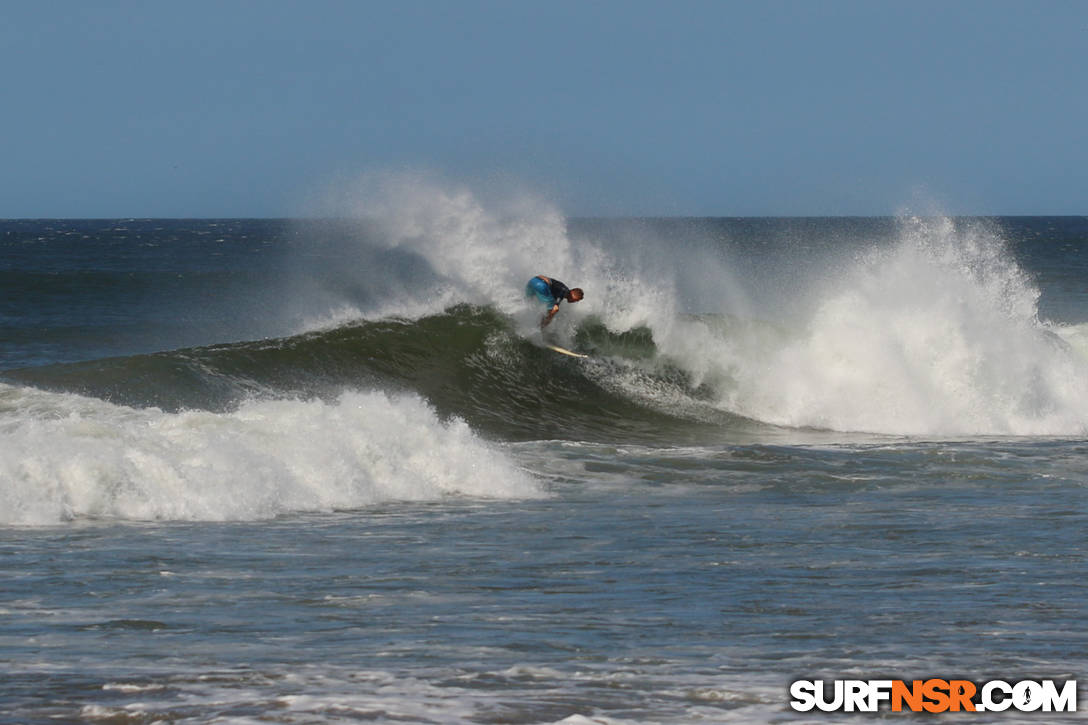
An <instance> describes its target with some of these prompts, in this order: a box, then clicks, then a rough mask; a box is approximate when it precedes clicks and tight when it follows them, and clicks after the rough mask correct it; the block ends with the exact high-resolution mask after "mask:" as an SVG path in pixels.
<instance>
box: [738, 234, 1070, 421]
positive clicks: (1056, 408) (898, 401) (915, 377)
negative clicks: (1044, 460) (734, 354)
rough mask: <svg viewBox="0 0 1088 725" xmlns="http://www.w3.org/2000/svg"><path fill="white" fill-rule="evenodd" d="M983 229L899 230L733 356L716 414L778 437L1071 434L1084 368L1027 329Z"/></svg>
mask: <svg viewBox="0 0 1088 725" xmlns="http://www.w3.org/2000/svg"><path fill="white" fill-rule="evenodd" d="M1038 295H1039V293H1038V290H1037V289H1036V288H1035V286H1034V285H1033V284H1032V283H1031V281H1030V280H1029V279H1028V278H1027V276H1026V275H1025V274H1024V272H1023V271H1022V270H1021V269H1020V268H1019V267H1018V266H1017V265H1016V264H1015V263H1014V261H1013V260H1012V259H1011V257H1010V256H1009V255H1008V254H1007V253H1006V250H1005V249H1004V245H1003V244H1002V242H1001V240H1000V238H999V237H998V236H997V235H996V233H995V232H994V231H993V230H990V229H986V228H983V227H976V226H966V227H964V226H959V225H957V224H955V223H954V222H953V221H952V220H949V219H942V218H936V219H906V220H903V224H902V230H901V234H900V238H899V240H898V241H897V242H896V243H895V244H894V245H891V246H890V247H880V248H874V249H873V250H871V251H870V252H869V253H868V254H864V255H861V256H860V257H859V258H857V259H854V260H852V261H851V262H850V263H848V264H846V265H844V266H843V268H842V269H841V271H840V272H839V273H838V274H836V275H834V276H832V277H831V278H829V279H828V280H827V281H826V284H825V285H824V286H823V289H822V291H820V292H819V293H818V294H817V296H816V297H815V299H814V300H813V302H812V315H811V318H810V319H809V320H808V321H807V322H806V323H805V325H804V326H803V327H802V328H801V329H800V331H799V332H798V333H797V334H796V335H793V336H791V337H788V338H787V339H785V340H780V341H778V342H777V343H776V344H775V345H774V346H772V347H771V348H770V349H766V348H765V349H753V350H749V351H747V352H745V353H744V354H743V355H742V356H741V360H742V362H741V364H740V365H738V366H737V368H736V370H735V371H734V372H735V375H736V378H737V384H736V386H735V388H734V389H733V390H732V391H730V393H729V394H728V395H727V396H726V397H725V399H724V400H723V404H724V405H726V406H728V407H730V408H732V409H733V410H736V411H737V412H740V413H742V414H744V415H748V416H751V417H754V418H757V419H760V420H764V421H768V422H772V423H777V424H781V425H787V426H813V427H820V428H830V429H833V430H843V431H866V432H875V433H890V434H913V435H993V434H997V435H1081V434H1083V433H1084V432H1085V431H1086V430H1088V359H1086V358H1085V357H1084V356H1083V355H1082V354H1081V353H1078V352H1077V351H1076V350H1075V349H1074V348H1073V347H1071V346H1070V345H1067V344H1064V343H1063V342H1062V339H1061V337H1060V336H1059V335H1058V334H1056V331H1055V329H1054V328H1053V327H1052V326H1051V325H1048V324H1046V323H1044V322H1041V321H1040V320H1039V319H1038V316H1037V312H1036V309H1037V308H1036V302H1037V299H1038Z"/></svg>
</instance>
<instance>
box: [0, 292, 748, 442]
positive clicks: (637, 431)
mask: <svg viewBox="0 0 1088 725" xmlns="http://www.w3.org/2000/svg"><path fill="white" fill-rule="evenodd" d="M514 325H515V323H514V321H513V320H511V319H510V318H508V317H506V316H503V315H501V314H499V313H498V312H496V311H495V310H492V309H488V308H477V307H470V306H467V305H462V306H457V307H454V308H451V309H450V310H449V311H447V312H445V313H443V314H439V315H433V316H428V317H423V318H420V319H416V320H407V319H384V320H377V321H359V322H355V323H352V324H347V325H342V326H340V327H336V328H333V329H329V330H319V331H314V332H311V333H304V334H301V335H296V336H292V337H287V338H281V339H273V340H263V341H259V342H243V343H231V344H226V345H216V346H211V347H204V348H192V349H184V350H177V351H173V352H164V353H155V354H151V355H135V356H129V357H119V358H107V359H102V360H94V361H89V362H83V363H68V364H60V365H51V366H43V367H37V368H27V369H23V370H17V371H13V372H11V373H10V374H9V378H11V379H13V380H14V381H18V382H21V383H24V384H30V385H34V386H36V387H40V388H45V389H50V390H55V391H71V392H77V393H79V394H80V395H83V396H90V397H93V398H101V399H107V400H110V401H111V402H113V403H114V404H117V405H124V406H130V407H136V408H140V407H154V408H158V409H161V410H164V411H167V412H171V413H179V412H182V411H185V410H206V411H211V412H216V413H229V412H230V411H232V410H234V409H235V408H236V407H237V406H238V405H239V404H241V403H243V402H245V401H249V400H254V399H258V400H269V399H282V398H291V399H303V400H306V399H313V398H319V399H322V400H329V401H332V400H336V399H337V398H338V396H340V395H341V393H342V392H343V391H344V390H345V389H352V390H354V389H383V390H391V391H397V392H400V393H406V394H412V395H422V396H424V397H425V398H426V399H427V400H428V401H429V402H430V403H431V404H432V405H433V406H434V407H435V409H436V410H437V411H438V413H439V414H441V415H442V416H445V417H451V416H452V417H457V418H460V419H463V420H466V421H467V422H468V423H470V424H471V425H472V427H473V428H476V429H478V430H481V431H484V432H486V433H488V434H490V435H491V436H493V437H496V438H501V439H504V440H535V439H564V440H591V441H623V442H651V443H668V442H675V441H677V440H678V439H682V440H693V439H701V440H712V439H714V438H719V439H720V437H721V434H722V428H723V427H727V426H729V425H730V424H732V425H733V426H741V427H743V425H744V421H741V420H740V419H738V418H737V417H736V416H732V415H729V414H728V413H726V412H723V411H719V410H717V409H716V408H715V407H714V406H713V405H711V404H709V403H708V401H707V400H706V399H705V398H706V394H707V393H706V391H699V390H696V389H695V387H693V385H692V381H691V378H690V376H689V375H688V374H687V373H685V372H684V371H683V370H682V369H680V368H679V367H677V366H675V365H673V364H671V363H669V362H668V361H664V360H661V359H657V356H656V353H655V347H654V343H653V341H652V339H651V337H650V335H649V331H648V330H644V331H642V332H641V333H638V332H635V333H627V334H619V335H616V334H612V333H609V332H608V331H607V329H605V328H604V327H603V325H601V324H600V323H599V322H593V321H592V320H588V321H586V322H585V323H584V324H583V326H582V327H581V328H580V330H579V333H578V335H577V341H578V342H577V343H576V344H578V346H579V347H581V348H583V349H588V350H591V351H592V352H594V354H595V357H594V358H591V359H589V360H577V361H576V360H572V359H571V358H568V357H565V356H561V355H558V354H556V353H554V352H552V351H550V350H546V349H544V348H543V347H542V346H541V345H540V344H539V340H538V341H536V342H535V343H534V342H531V341H529V340H527V339H524V338H522V337H520V336H519V335H518V334H517V333H516V331H515V327H514Z"/></svg>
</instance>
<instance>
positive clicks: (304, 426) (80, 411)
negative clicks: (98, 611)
mask: <svg viewBox="0 0 1088 725" xmlns="http://www.w3.org/2000/svg"><path fill="white" fill-rule="evenodd" d="M0 401H2V402H0V481H2V482H3V485H2V486H0V496H2V505H0V524H31V525H36V524H37V525H42V524H55V523H59V522H62V521H65V520H69V519H74V518H84V517H93V518H110V519H123V520H198V521H221V520H254V519H265V518H270V517H273V516H276V515H278V514H282V513H290V512H300V511H315V510H330V509H346V508H357V507H361V506H367V505H371V504H374V503H379V502H384V501H391V500H433V499H437V498H440V497H443V496H447V495H452V494H457V495H466V496H481V497H498V498H508V497H534V496H537V495H539V490H538V488H537V486H536V484H535V483H534V482H533V480H532V479H531V478H530V477H529V476H527V475H526V474H525V473H523V472H522V471H521V470H520V469H518V468H517V467H516V466H515V465H514V464H513V463H511V462H510V461H509V460H508V459H507V458H506V456H505V455H504V454H503V453H502V452H501V451H500V450H499V449H498V448H496V447H495V446H494V445H492V444H488V443H485V442H484V441H482V440H480V439H479V438H478V437H477V436H476V435H475V434H474V433H473V432H472V431H471V430H470V429H469V427H468V426H467V425H466V424H465V423H464V422H462V421H460V420H459V419H456V418H455V419H451V420H448V421H442V420H440V419H439V418H438V417H437V416H436V415H435V413H434V412H433V410H432V409H431V408H430V407H429V406H428V405H427V404H426V403H424V402H423V401H422V400H421V399H420V398H418V397H416V396H414V395H400V396H391V395H387V394H386V393H383V392H357V391H347V392H344V393H342V394H341V395H340V396H339V398H338V399H336V400H334V401H332V402H323V401H321V400H253V401H250V402H247V403H244V404H242V405H241V406H240V407H238V409H237V410H235V411H233V412H231V413H211V412H202V411H185V412H180V413H173V414H171V413H164V412H162V411H160V410H158V409H155V408H145V409H134V408H128V407H124V406H117V405H113V404H111V403H108V402H105V401H100V400H96V399H92V398H84V397H81V396H77V395H71V394H59V393H48V392H43V391H38V390H34V389H31V388H21V387H15V386H7V385H3V386H0Z"/></svg>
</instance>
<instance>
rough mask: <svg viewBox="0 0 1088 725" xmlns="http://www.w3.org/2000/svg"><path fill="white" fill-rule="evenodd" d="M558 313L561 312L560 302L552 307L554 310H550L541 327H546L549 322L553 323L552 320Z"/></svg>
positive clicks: (541, 322)
mask: <svg viewBox="0 0 1088 725" xmlns="http://www.w3.org/2000/svg"><path fill="white" fill-rule="evenodd" d="M556 312H559V303H558V302H556V303H555V304H554V305H552V308H551V309H550V310H548V314H546V315H544V319H543V320H541V321H540V326H541V327H544V326H546V325H547V324H548V323H549V322H551V321H552V318H553V317H555V313H556Z"/></svg>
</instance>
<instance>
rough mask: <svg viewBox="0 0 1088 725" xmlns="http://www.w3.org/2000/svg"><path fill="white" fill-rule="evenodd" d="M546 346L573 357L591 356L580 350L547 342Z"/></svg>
mask: <svg viewBox="0 0 1088 725" xmlns="http://www.w3.org/2000/svg"><path fill="white" fill-rule="evenodd" d="M544 347H546V348H548V349H549V350H555V351H556V352H558V353H562V354H564V355H570V356H571V357H589V355H583V354H582V353H580V352H574V351H573V350H568V349H567V348H565V347H559V346H558V345H548V344H545V345H544Z"/></svg>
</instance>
